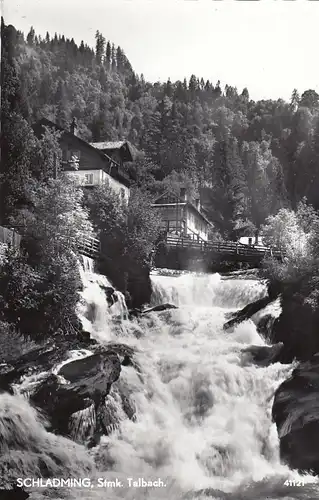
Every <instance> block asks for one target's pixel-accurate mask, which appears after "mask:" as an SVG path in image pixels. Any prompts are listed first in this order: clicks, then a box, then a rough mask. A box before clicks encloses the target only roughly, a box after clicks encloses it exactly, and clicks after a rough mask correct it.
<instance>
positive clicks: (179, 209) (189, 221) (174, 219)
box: [153, 189, 212, 241]
mask: <svg viewBox="0 0 319 500" xmlns="http://www.w3.org/2000/svg"><path fill="white" fill-rule="evenodd" d="M153 207H154V208H156V209H157V210H159V212H160V214H161V217H162V228H163V230H164V231H166V232H167V233H171V234H177V235H179V236H181V237H186V238H191V239H193V240H198V241H208V234H209V229H210V228H211V227H212V224H211V222H209V220H208V219H207V218H206V217H205V216H204V215H203V213H202V212H201V207H200V202H199V200H195V202H194V203H193V202H192V201H191V200H189V199H188V197H187V194H186V191H185V190H184V189H181V194H180V197H179V198H178V199H176V198H175V199H174V197H173V198H172V197H170V196H162V197H160V198H158V199H157V200H155V203H154V204H153Z"/></svg>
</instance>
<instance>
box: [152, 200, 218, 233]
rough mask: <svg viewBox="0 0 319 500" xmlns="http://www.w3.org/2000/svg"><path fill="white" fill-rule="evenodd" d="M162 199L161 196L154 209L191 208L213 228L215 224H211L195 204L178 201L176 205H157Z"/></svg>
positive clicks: (153, 205) (154, 204)
mask: <svg viewBox="0 0 319 500" xmlns="http://www.w3.org/2000/svg"><path fill="white" fill-rule="evenodd" d="M160 198H161V196H160V197H159V198H158V199H157V200H156V201H155V203H153V204H152V207H154V208H161V207H189V208H191V209H192V210H193V211H194V212H196V214H197V215H198V216H199V217H200V218H201V219H203V220H204V221H205V222H206V224H208V225H209V226H213V223H212V222H210V221H209V220H208V219H207V217H205V215H204V214H203V213H202V212H200V211H199V210H198V209H197V208H196V207H195V205H193V203H191V202H190V201H177V202H175V203H157V202H158V201H159V199H160Z"/></svg>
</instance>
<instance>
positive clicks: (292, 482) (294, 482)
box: [284, 479, 305, 486]
mask: <svg viewBox="0 0 319 500" xmlns="http://www.w3.org/2000/svg"><path fill="white" fill-rule="evenodd" d="M284 485H285V486H305V482H304V481H300V480H299V479H298V480H295V479H287V481H285V482H284Z"/></svg>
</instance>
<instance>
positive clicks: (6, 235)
mask: <svg viewBox="0 0 319 500" xmlns="http://www.w3.org/2000/svg"><path fill="white" fill-rule="evenodd" d="M0 243H2V244H3V245H10V246H12V247H13V248H19V247H20V243H21V236H20V234H18V233H17V232H16V231H13V230H11V229H8V228H7V227H3V226H0Z"/></svg>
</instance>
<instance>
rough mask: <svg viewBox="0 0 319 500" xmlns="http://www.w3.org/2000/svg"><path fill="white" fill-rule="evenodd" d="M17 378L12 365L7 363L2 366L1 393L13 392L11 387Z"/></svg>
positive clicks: (0, 376) (0, 369) (0, 372)
mask: <svg viewBox="0 0 319 500" xmlns="http://www.w3.org/2000/svg"><path fill="white" fill-rule="evenodd" d="M15 378H16V371H15V368H14V367H13V366H12V365H8V364H7V363H1V364H0V392H1V391H6V392H12V391H11V387H10V385H11V384H12V383H13V382H14V380H15Z"/></svg>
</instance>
